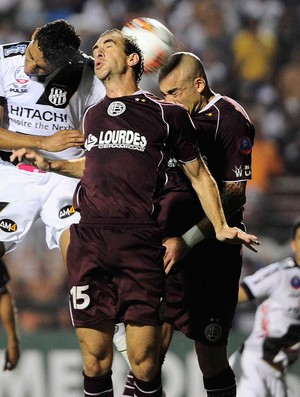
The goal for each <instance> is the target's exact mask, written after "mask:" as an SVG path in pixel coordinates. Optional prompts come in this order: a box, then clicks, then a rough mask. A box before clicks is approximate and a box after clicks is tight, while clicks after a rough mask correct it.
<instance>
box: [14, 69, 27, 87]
mask: <svg viewBox="0 0 300 397" xmlns="http://www.w3.org/2000/svg"><path fill="white" fill-rule="evenodd" d="M15 80H16V82H18V83H19V84H26V83H28V81H29V78H28V76H27V74H26V73H25V72H24V66H20V67H18V69H16V71H15Z"/></svg>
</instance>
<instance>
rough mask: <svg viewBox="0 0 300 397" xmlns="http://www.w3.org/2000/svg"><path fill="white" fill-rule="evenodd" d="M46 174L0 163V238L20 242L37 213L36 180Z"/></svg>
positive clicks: (0, 239)
mask: <svg viewBox="0 0 300 397" xmlns="http://www.w3.org/2000/svg"><path fill="white" fill-rule="evenodd" d="M45 178H47V175H46V174H35V173H33V172H27V171H21V170H19V169H18V168H17V167H15V166H13V165H12V164H10V163H8V165H6V163H4V164H1V165H0V190H1V207H0V241H3V242H10V241H13V242H15V243H20V242H21V241H22V240H23V239H24V237H25V236H26V234H27V232H28V231H29V230H30V228H31V226H32V224H33V222H35V220H36V219H38V217H39V216H40V211H41V197H42V192H41V190H40V187H39V182H40V181H42V180H44V179H45Z"/></svg>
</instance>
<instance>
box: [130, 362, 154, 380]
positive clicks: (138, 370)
mask: <svg viewBox="0 0 300 397" xmlns="http://www.w3.org/2000/svg"><path fill="white" fill-rule="evenodd" d="M158 361H159V360H158V359H156V358H154V357H144V358H138V357H132V358H131V360H130V365H131V369H132V372H133V374H134V375H135V376H136V377H137V378H138V379H140V380H142V381H145V382H148V381H150V380H152V379H153V378H154V377H155V375H156V374H157V372H158V370H159V365H158Z"/></svg>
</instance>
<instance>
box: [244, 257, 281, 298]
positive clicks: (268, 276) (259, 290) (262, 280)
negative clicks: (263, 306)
mask: <svg viewBox="0 0 300 397" xmlns="http://www.w3.org/2000/svg"><path fill="white" fill-rule="evenodd" d="M280 274H281V271H280V266H279V263H278V262H276V263H272V264H270V265H268V266H266V267H263V268H262V269H259V270H258V271H256V272H255V273H254V274H251V275H250V276H246V277H245V278H244V279H243V281H242V282H241V284H242V285H243V286H244V287H245V289H246V291H247V292H248V294H249V292H250V294H249V296H250V297H251V295H252V297H253V298H256V299H263V298H266V297H268V296H270V295H271V294H272V291H273V289H274V288H276V286H278V282H279V281H280Z"/></svg>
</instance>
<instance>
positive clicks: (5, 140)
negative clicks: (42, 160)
mask: <svg viewBox="0 0 300 397" xmlns="http://www.w3.org/2000/svg"><path fill="white" fill-rule="evenodd" d="M44 143H46V137H43V136H39V135H27V134H21V133H18V132H13V131H9V130H6V129H4V128H0V150H1V149H2V150H13V149H20V148H22V147H28V148H31V149H44Z"/></svg>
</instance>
